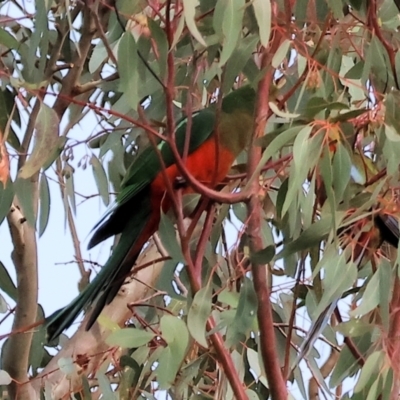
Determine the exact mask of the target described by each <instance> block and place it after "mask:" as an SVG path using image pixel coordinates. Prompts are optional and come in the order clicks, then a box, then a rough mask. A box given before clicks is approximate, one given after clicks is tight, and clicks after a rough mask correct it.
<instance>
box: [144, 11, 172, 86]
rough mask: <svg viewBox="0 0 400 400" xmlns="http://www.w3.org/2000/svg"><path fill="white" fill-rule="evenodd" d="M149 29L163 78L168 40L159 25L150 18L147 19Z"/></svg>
mask: <svg viewBox="0 0 400 400" xmlns="http://www.w3.org/2000/svg"><path fill="white" fill-rule="evenodd" d="M148 24H149V29H150V32H151V39H152V40H153V41H154V42H155V43H156V45H157V56H158V57H157V61H158V66H159V68H160V76H161V77H162V78H165V76H166V73H167V54H168V40H167V36H166V34H165V32H164V30H163V29H161V27H160V25H158V24H157V23H156V22H154V21H153V20H152V19H151V18H149V19H148Z"/></svg>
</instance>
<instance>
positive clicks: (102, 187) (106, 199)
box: [90, 155, 110, 206]
mask: <svg viewBox="0 0 400 400" xmlns="http://www.w3.org/2000/svg"><path fill="white" fill-rule="evenodd" d="M90 164H91V165H92V170H93V176H94V180H95V181H96V185H97V188H98V189H99V193H100V196H101V199H102V200H103V203H104V205H105V206H108V204H109V203H110V194H109V192H108V179H107V175H106V171H104V168H103V165H102V164H101V162H100V161H99V159H98V158H97V157H96V156H95V155H93V156H92V158H91V159H90Z"/></svg>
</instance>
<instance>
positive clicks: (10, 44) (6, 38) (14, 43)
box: [0, 28, 20, 49]
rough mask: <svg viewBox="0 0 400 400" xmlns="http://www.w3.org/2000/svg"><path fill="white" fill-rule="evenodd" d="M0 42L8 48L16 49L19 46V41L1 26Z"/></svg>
mask: <svg viewBox="0 0 400 400" xmlns="http://www.w3.org/2000/svg"><path fill="white" fill-rule="evenodd" d="M0 44H2V45H3V46H5V47H7V48H8V49H18V47H19V46H20V43H19V41H18V40H17V39H15V37H14V36H12V35H11V33H9V32H7V31H6V30H5V29H3V28H0Z"/></svg>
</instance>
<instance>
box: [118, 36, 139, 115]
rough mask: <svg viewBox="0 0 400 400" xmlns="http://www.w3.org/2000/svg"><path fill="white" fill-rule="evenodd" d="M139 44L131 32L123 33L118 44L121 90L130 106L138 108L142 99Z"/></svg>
mask: <svg viewBox="0 0 400 400" xmlns="http://www.w3.org/2000/svg"><path fill="white" fill-rule="evenodd" d="M138 62H139V56H138V55H137V45H136V42H135V39H134V38H133V36H132V34H131V33H130V32H126V33H124V34H123V35H122V37H121V40H120V41H119V45H118V72H119V77H120V84H119V90H120V91H121V92H122V93H124V94H125V99H126V101H127V102H128V104H129V106H130V107H131V108H132V109H134V110H136V108H137V105H138V103H139V101H140V97H139V93H138V90H139V86H140V79H139V73H138Z"/></svg>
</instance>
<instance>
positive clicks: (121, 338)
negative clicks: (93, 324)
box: [106, 328, 154, 348]
mask: <svg viewBox="0 0 400 400" xmlns="http://www.w3.org/2000/svg"><path fill="white" fill-rule="evenodd" d="M153 338H154V333H152V332H147V331H145V330H143V329H136V328H125V329H119V330H117V331H116V332H113V333H111V335H110V336H108V337H107V339H106V343H107V344H108V345H110V346H119V347H122V348H136V347H140V346H143V345H145V344H147V343H149V342H150V340H152V339H153Z"/></svg>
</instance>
